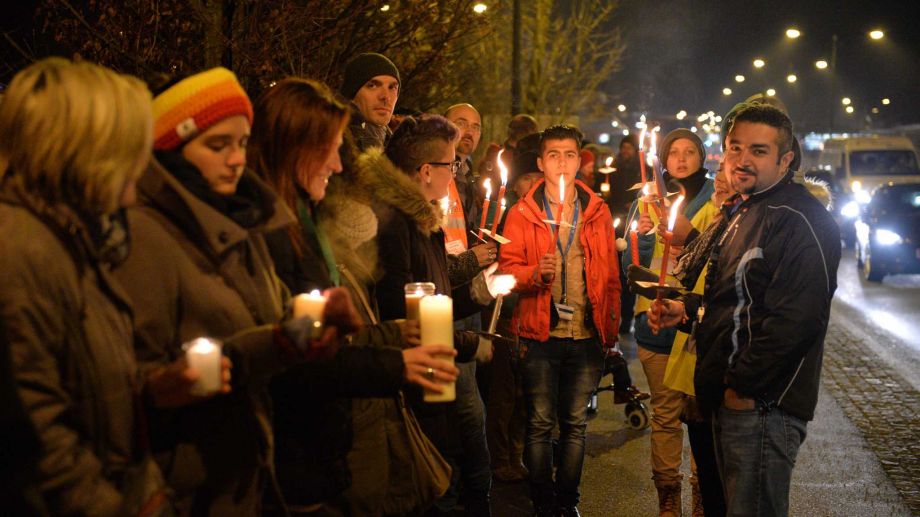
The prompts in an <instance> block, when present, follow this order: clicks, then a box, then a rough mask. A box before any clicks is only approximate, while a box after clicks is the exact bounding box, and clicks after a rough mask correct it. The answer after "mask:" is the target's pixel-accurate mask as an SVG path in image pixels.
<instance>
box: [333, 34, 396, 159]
mask: <svg viewBox="0 0 920 517" xmlns="http://www.w3.org/2000/svg"><path fill="white" fill-rule="evenodd" d="M399 82H400V79H399V70H398V69H397V68H396V65H394V64H393V62H392V61H390V60H389V59H387V58H386V56H383V55H381V54H375V53H372V52H368V53H365V54H360V55H358V56H357V57H355V58H354V59H352V60H351V61H349V62H348V64H347V65H345V79H344V80H343V81H342V86H341V88H339V92H340V93H341V94H342V96H343V97H345V98H346V99H348V100H350V101H351V107H352V114H351V121H350V122H349V124H348V127H349V129H350V131H351V134H352V136H353V137H354V139H355V143H356V144H357V145H358V148H359V149H360V150H362V151H364V150H366V149H368V148H369V147H383V146H384V145H385V144H386V142H387V140H389V138H390V135H391V133H390V129H389V128H388V127H387V124H389V123H390V118H391V117H392V116H393V109H394V108H395V107H396V100H397V99H398V98H399Z"/></svg>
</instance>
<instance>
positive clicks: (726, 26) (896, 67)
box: [608, 0, 920, 130]
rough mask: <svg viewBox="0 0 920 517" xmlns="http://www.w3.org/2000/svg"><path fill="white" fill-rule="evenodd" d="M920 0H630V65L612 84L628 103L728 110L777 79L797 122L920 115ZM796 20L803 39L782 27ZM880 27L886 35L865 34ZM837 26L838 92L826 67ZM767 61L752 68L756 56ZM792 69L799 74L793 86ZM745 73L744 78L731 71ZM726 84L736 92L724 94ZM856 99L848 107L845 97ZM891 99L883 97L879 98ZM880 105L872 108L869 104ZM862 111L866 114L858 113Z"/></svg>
mask: <svg viewBox="0 0 920 517" xmlns="http://www.w3.org/2000/svg"><path fill="white" fill-rule="evenodd" d="M918 23H920V2H917V1H911V0H907V1H901V2H891V1H883V2H833V1H809V0H799V1H797V2H793V1H771V2H764V1H755V2H750V1H735V2H729V1H716V0H696V1H687V0H672V1H661V2H659V1H648V0H624V1H623V2H621V4H620V7H619V8H618V10H617V13H616V15H615V18H614V24H615V25H616V26H617V27H619V29H620V30H621V33H622V35H623V37H624V40H625V41H626V43H627V50H626V54H625V56H624V59H623V66H622V68H621V70H620V71H619V72H618V73H617V75H616V76H615V77H614V78H612V79H611V81H610V84H609V87H608V91H609V93H610V94H611V95H612V96H614V98H616V99H617V100H618V101H619V102H622V103H623V104H625V105H627V106H628V107H629V108H630V111H633V110H642V111H649V112H650V113H652V114H657V115H659V116H672V117H673V114H675V113H677V112H678V111H679V110H681V109H684V110H687V111H688V112H689V113H690V115H691V116H695V115H699V114H700V113H703V112H705V111H709V110H714V111H715V112H716V113H722V114H724V113H725V112H726V111H727V110H728V109H730V108H731V106H732V105H734V104H735V103H736V102H740V101H741V100H744V98H746V97H747V96H749V95H751V94H753V93H757V92H758V91H763V90H765V89H766V88H770V87H772V88H775V89H776V91H777V96H778V97H780V98H781V99H782V100H783V101H784V102H785V103H786V104H787V105H788V108H789V111H790V115H791V116H792V119H793V121H794V122H795V124H796V125H797V127H798V129H804V130H810V129H824V128H825V127H826V126H827V125H828V123H829V120H830V116H831V115H830V110H831V106H832V105H833V109H835V110H836V113H835V115H834V116H835V122H836V124H837V126H838V127H840V126H841V125H843V126H844V127H846V126H847V125H849V126H850V127H851V128H855V127H858V126H859V125H860V123H861V122H865V120H864V117H865V116H866V115H870V116H871V117H873V119H872V124H873V125H874V126H875V127H890V126H893V125H899V124H911V123H920V28H918V26H917V25H918ZM790 26H795V27H796V28H798V29H799V30H800V31H801V32H802V35H801V36H800V37H799V38H798V39H797V40H789V39H787V38H786V36H785V31H786V29H787V28H788V27H790ZM874 28H880V29H882V30H883V31H885V38H884V39H882V40H879V41H872V40H870V39H869V38H868V36H867V33H868V32H869V31H870V30H872V29H874ZM834 34H837V36H838V46H837V49H838V50H837V81H836V95H834V97H835V98H833V99H832V98H831V92H832V89H833V88H834V85H833V84H832V80H831V79H830V74H829V71H828V70H825V71H823V72H820V71H819V70H817V69H816V68H815V65H814V63H815V61H817V60H818V59H822V58H823V59H826V60H827V61H830V59H831V57H830V56H831V40H832V36H833V35H834ZM755 57H762V58H763V59H764V60H765V61H766V62H767V65H766V66H765V67H764V68H763V69H761V70H755V69H754V67H753V65H752V61H753V60H754V58H755ZM789 73H795V74H796V75H797V77H798V81H797V82H796V83H795V84H792V85H790V84H789V83H787V81H786V76H787V75H788V74H789ZM736 74H742V75H744V76H745V78H746V80H745V82H744V83H740V84H739V83H736V82H735V80H734V77H735V75H736ZM724 87H729V88H731V89H732V90H733V93H732V95H730V96H727V97H726V96H724V95H723V94H722V89H723V88H724ZM844 96H847V97H850V98H851V99H852V101H853V106H854V108H855V111H854V113H853V115H847V114H846V113H845V112H844V111H843V105H842V104H841V102H840V101H841V98H842V97H844ZM885 97H887V98H889V99H891V104H890V105H888V106H884V105H882V104H881V99H882V98H885ZM873 107H878V108H879V111H880V112H879V113H878V114H875V115H872V114H871V109H872V108H873ZM861 119H862V120H861Z"/></svg>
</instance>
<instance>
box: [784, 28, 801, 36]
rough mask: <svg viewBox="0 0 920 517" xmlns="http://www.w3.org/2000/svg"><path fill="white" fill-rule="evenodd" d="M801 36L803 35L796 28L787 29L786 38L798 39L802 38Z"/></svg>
mask: <svg viewBox="0 0 920 517" xmlns="http://www.w3.org/2000/svg"><path fill="white" fill-rule="evenodd" d="M801 35H802V33H801V32H800V31H799V30H798V29H796V28H795V27H792V28H789V29H786V37H787V38H789V39H796V38H798V37H799V36H801Z"/></svg>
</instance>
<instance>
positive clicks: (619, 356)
mask: <svg viewBox="0 0 920 517" xmlns="http://www.w3.org/2000/svg"><path fill="white" fill-rule="evenodd" d="M607 374H610V375H611V377H612V378H611V383H610V384H609V385H607V386H603V385H601V386H598V387H597V388H595V389H594V393H592V394H591V398H590V399H589V401H588V414H592V415H593V414H595V413H597V409H598V407H597V394H598V393H599V392H601V391H612V392H613V403H614V405H616V404H626V407H625V408H623V412H624V413H625V414H626V422H627V423H628V424H629V426H630V427H632V428H633V429H636V430H642V429H645V428H646V427H648V426H649V412H648V407H647V406H646V405H645V404H644V403H643V402H642V401H643V400H646V399H648V398H649V394H648V393H643V392H641V391H639V389H638V388H636V386H634V385H633V383H632V377H630V375H629V369H628V365H627V364H626V359H624V358H623V353H622V352H620V350H619V348H614V349H611V350H610V351H609V352H608V354H607V356H606V357H605V358H604V370H603V372H602V373H601V380H602V381H603V379H604V377H606V376H607ZM602 384H603V382H602Z"/></svg>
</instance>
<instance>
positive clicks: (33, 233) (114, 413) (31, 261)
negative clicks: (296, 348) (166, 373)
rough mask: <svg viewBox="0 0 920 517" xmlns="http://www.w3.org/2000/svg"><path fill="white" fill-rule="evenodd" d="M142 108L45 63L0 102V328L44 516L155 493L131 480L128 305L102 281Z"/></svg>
mask: <svg viewBox="0 0 920 517" xmlns="http://www.w3.org/2000/svg"><path fill="white" fill-rule="evenodd" d="M150 100H151V99H150V92H149V91H148V90H147V88H146V87H145V86H144V85H143V83H141V82H140V81H138V80H137V79H135V78H133V77H130V76H124V75H120V74H117V73H115V72H113V71H111V70H108V69H105V68H102V67H100V66H96V65H93V64H90V63H72V62H70V61H67V60H64V59H58V58H51V59H45V60H42V61H39V62H37V63H34V64H33V65H31V66H29V67H28V68H26V69H25V70H23V71H21V72H20V73H19V74H17V75H16V77H15V78H14V79H13V81H12V83H11V84H10V86H9V88H8V89H7V91H6V96H5V98H4V100H3V102H2V103H0V235H3V239H0V319H2V326H3V327H5V330H6V332H5V336H4V337H5V341H6V342H7V343H8V346H9V349H10V352H11V354H10V355H11V357H12V365H11V370H12V375H13V377H14V382H15V385H16V387H17V391H18V396H19V398H20V399H21V402H22V404H23V407H24V409H25V411H26V413H27V414H28V415H29V417H30V419H31V423H32V425H33V426H34V429H35V432H36V434H37V436H38V438H39V441H40V443H41V453H40V457H39V459H38V465H37V476H36V478H37V479H35V480H34V484H35V485H36V486H37V488H38V491H39V493H40V494H41V497H42V499H43V501H44V505H45V506H46V510H47V511H48V512H49V513H51V514H53V515H65V514H66V515H112V516H114V515H136V514H138V512H139V511H140V509H141V506H142V505H144V504H145V503H147V502H148V501H150V500H151V497H153V496H155V494H154V493H151V491H149V490H143V489H142V490H138V489H139V488H142V486H146V487H147V488H149V489H152V490H154V491H155V490H156V489H157V488H158V487H161V486H162V485H157V483H156V482H157V478H158V476H159V473H158V472H157V471H156V468H155V467H153V466H152V464H149V463H148V464H147V466H148V467H150V469H148V470H142V469H138V468H137V464H138V460H137V458H138V457H140V455H142V453H143V452H144V451H139V450H138V449H137V447H136V446H135V443H136V433H137V430H136V429H135V420H134V416H135V400H136V397H137V396H138V395H139V393H140V386H139V383H138V382H137V376H136V371H137V366H136V363H135V357H134V351H133V348H132V322H131V305H130V304H129V303H128V301H127V298H126V297H125V295H124V293H123V291H122V289H121V287H120V286H119V285H118V283H117V282H116V281H114V279H113V278H112V276H111V273H110V271H111V269H112V268H113V267H114V266H116V265H117V264H119V263H120V262H121V261H123V260H124V259H125V257H126V255H127V252H128V234H127V228H126V226H125V224H124V218H123V215H122V211H121V208H122V207H124V206H126V205H128V204H131V203H132V202H133V201H134V198H135V182H136V181H137V179H138V177H139V176H140V175H141V172H142V170H143V167H144V166H145V165H146V163H147V160H148V158H149V154H150V148H151V142H152V140H151V134H152V120H151V103H150ZM23 472H28V470H27V469H23ZM141 472H145V473H146V474H148V476H146V477H145V476H144V475H142V474H141ZM129 494H130V495H129ZM160 496H162V493H160ZM158 500H159V501H160V504H162V502H163V501H164V500H165V499H163V498H162V497H160V499H158ZM156 506H158V504H156V503H153V504H151V505H150V506H148V509H149V508H150V507H156Z"/></svg>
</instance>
